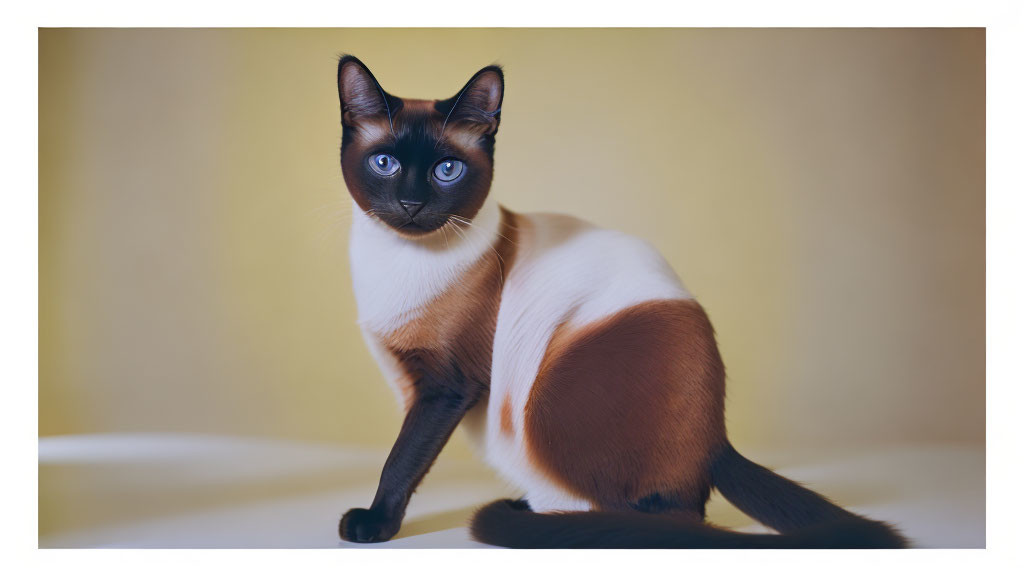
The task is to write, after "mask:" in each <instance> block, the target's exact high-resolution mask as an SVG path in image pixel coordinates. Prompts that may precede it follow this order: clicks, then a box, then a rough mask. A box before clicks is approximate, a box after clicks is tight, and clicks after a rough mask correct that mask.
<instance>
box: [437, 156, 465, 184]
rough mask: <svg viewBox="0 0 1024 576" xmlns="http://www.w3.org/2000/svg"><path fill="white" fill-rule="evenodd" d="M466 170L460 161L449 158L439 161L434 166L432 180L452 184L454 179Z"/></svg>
mask: <svg viewBox="0 0 1024 576" xmlns="http://www.w3.org/2000/svg"><path fill="white" fill-rule="evenodd" d="M465 169H466V165H465V164H463V163H462V161H461V160H456V159H454V158H449V159H447V160H441V161H440V162H438V163H437V166H434V178H437V179H438V180H440V181H441V182H452V181H453V180H455V179H456V178H458V177H459V176H461V175H462V172H463V171H464V170H465Z"/></svg>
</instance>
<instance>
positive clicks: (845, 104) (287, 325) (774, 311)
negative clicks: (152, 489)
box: [39, 29, 985, 451]
mask: <svg viewBox="0 0 1024 576" xmlns="http://www.w3.org/2000/svg"><path fill="white" fill-rule="evenodd" d="M984 46H985V36H984V31H983V30H956V29H946V30H728V29H720V30H660V29H654V30H558V29H550V30H511V29H496V30H473V29H468V30H386V29H378V30H316V29H307V30H131V29H125V30H105V29H95V30H60V29H47V30H41V31H40V91H39V93H40V195H39V204H40V223H39V224H40V239H39V240H40V263H39V264H40V383H39V385H40V390H39V394H40V414H39V416H40V425H39V426H40V430H39V433H40V435H41V436H50V435H58V434H77V433H94V432H138V431H146V432H165V431H166V432H190V433H217V434H238V435H251V436H273V437H281V438H288V439H295V440H303V441H314V442H328V443H337V444H354V445H365V446H372V447H386V446H388V445H390V443H391V441H392V440H393V438H394V436H395V433H396V431H397V427H398V424H399V418H400V415H399V413H398V410H397V409H396V406H395V404H394V401H393V398H392V396H391V394H390V392H389V391H388V390H387V388H386V386H385V385H384V382H383V379H382V378H381V376H380V375H379V374H378V372H377V369H376V367H375V365H374V364H373V362H372V360H371V358H370V356H369V354H368V352H367V351H366V349H365V348H364V346H363V343H362V342H361V339H360V335H359V331H358V329H357V328H356V325H355V306H354V301H353V296H352V289H351V282H350V277H349V274H348V260H347V253H346V248H347V231H348V230H347V229H348V218H349V215H350V208H349V201H348V195H347V192H346V190H345V188H344V184H343V181H342V178H341V174H340V168H339V165H338V146H339V143H340V126H339V110H338V102H337V92H336V86H335V66H336V61H337V57H338V55H339V54H341V53H343V52H348V53H353V54H355V55H357V56H359V57H360V58H361V59H363V61H364V62H365V63H366V64H367V65H368V66H369V67H370V69H371V70H372V71H373V72H374V74H375V75H376V76H377V78H378V79H379V80H380V82H381V83H382V84H383V86H384V88H385V89H386V90H388V91H390V92H392V93H393V94H396V95H398V96H407V97H426V98H443V97H448V96H451V95H452V94H453V93H454V92H455V91H456V90H457V89H458V88H460V87H461V86H462V85H463V83H464V82H465V81H466V80H467V79H468V78H469V76H470V75H471V74H472V73H473V72H474V71H476V70H477V69H479V68H480V67H482V66H484V65H486V64H490V63H492V62H498V63H501V64H503V65H504V66H505V72H506V82H507V87H506V94H505V101H504V107H503V112H502V126H501V129H500V131H499V133H498V145H497V166H496V178H495V181H494V186H493V189H492V192H491V193H492V194H493V195H495V196H496V197H497V198H498V199H499V200H500V201H501V202H502V203H503V204H505V205H506V206H508V207H510V208H511V209H513V210H517V211H559V212H569V213H572V214H575V215H578V216H581V217H583V218H586V219H589V220H592V221H594V222H597V223H599V224H601V225H605V226H609V227H615V228H618V229H622V230H625V231H628V232H630V233H633V234H636V235H639V236H641V237H643V238H646V239H648V240H650V241H652V242H653V243H654V244H655V245H656V246H658V248H660V249H661V251H662V252H663V253H664V254H665V256H666V257H667V258H668V260H669V261H670V262H671V264H672V265H673V266H674V267H675V269H676V270H677V271H678V272H679V273H680V275H681V276H682V278H683V280H684V282H685V283H686V284H687V286H688V287H689V288H690V289H691V290H692V291H693V292H694V293H695V294H696V295H697V297H698V298H699V300H700V301H701V302H702V303H703V304H704V305H705V307H706V308H707V309H708V311H709V314H710V316H711V319H712V321H713V322H714V323H715V326H716V328H717V332H718V337H719V342H720V345H721V348H722V351H723V355H724V358H725V361H726V365H727V367H728V373H729V383H728V387H729V388H728V390H729V396H728V412H727V417H728V426H729V430H730V433H731V436H732V437H733V439H734V442H735V443H736V444H737V445H738V446H740V447H741V449H742V448H743V446H750V445H767V446H791V445H805V446H819V447H822V448H831V447H837V446H854V445H856V446H880V445H882V444H894V443H903V442H922V441H923V442H930V441H942V442H954V443H955V442H970V443H977V442H982V441H983V440H984V399H985V372H984V366H985V364H984V361H985V338H984V328H985V324H984V311H985V300H984V287H985V285H984V282H985V279H984V273H985V252H984V250H985V220H984V218H985V217H984V208H985V180H984V174H985V172H984V169H985V147H984V145H985V140H984V138H985V128H984V121H985V107H984V105H985V85H984V78H985V69H984V59H985V52H984V50H985V48H984ZM455 442H456V447H455V450H458V451H465V450H466V448H465V444H464V442H463V439H462V438H461V437H457V439H456V441H455Z"/></svg>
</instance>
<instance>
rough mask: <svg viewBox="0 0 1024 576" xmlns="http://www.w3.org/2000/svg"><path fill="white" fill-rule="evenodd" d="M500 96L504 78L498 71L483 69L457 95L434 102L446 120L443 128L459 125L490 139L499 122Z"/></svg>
mask: <svg viewBox="0 0 1024 576" xmlns="http://www.w3.org/2000/svg"><path fill="white" fill-rule="evenodd" d="M504 95H505V75H504V74H502V72H501V67H500V66H487V67H484V68H482V69H480V71H479V72H477V73H476V74H474V75H473V77H472V78H470V80H469V82H467V83H466V85H465V86H463V88H462V90H460V91H459V93H458V94H456V95H455V96H453V97H451V98H449V99H447V100H442V101H440V102H438V103H437V105H436V108H437V109H438V110H439V111H440V112H442V113H444V114H445V115H446V116H447V120H446V123H447V124H450V125H455V124H461V125H464V126H465V127H467V128H470V129H473V130H479V131H481V132H482V133H484V134H492V135H493V134H494V133H495V132H497V131H498V124H499V123H500V122H501V101H502V98H503V97H504Z"/></svg>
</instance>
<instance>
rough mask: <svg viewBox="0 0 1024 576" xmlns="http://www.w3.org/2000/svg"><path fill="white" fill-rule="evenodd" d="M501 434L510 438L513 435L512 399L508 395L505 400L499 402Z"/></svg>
mask: <svg viewBox="0 0 1024 576" xmlns="http://www.w3.org/2000/svg"><path fill="white" fill-rule="evenodd" d="M500 424H501V433H502V434H504V435H505V436H506V437H509V438H511V437H512V435H513V434H515V429H514V428H513V426H512V398H510V397H509V395H508V394H506V395H505V399H504V400H502V402H501V423H500Z"/></svg>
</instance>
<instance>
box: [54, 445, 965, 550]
mask: <svg viewBox="0 0 1024 576" xmlns="http://www.w3.org/2000/svg"><path fill="white" fill-rule="evenodd" d="M39 453H40V493H41V494H42V495H43V496H44V502H45V503H46V504H45V505H46V507H47V508H49V509H50V510H48V512H49V513H48V517H49V518H50V519H51V521H50V523H49V524H48V528H47V531H46V532H44V533H42V534H40V546H41V547H44V548H50V547H58V548H60V547H72V548H74V547H132V548H134V547H160V548H166V547H171V548H174V547H186V548H197V547H199V548H202V547H211V548H233V547H243V548H249V547H281V548H320V547H337V546H342V547H347V546H356V545H353V544H348V543H343V542H340V541H339V540H338V538H337V536H336V526H337V521H338V518H339V517H340V514H341V513H342V512H344V511H345V510H347V509H348V508H350V507H353V506H366V505H367V504H369V501H370V500H371V499H372V498H373V492H374V489H375V481H376V478H377V476H378V474H379V470H380V466H381V464H382V463H383V461H384V459H385V458H386V456H387V455H386V453H384V452H380V451H372V450H365V449H352V448H343V447H332V446H325V445H311V444H299V443H289V442H280V441H267V440H254V439H240V438H230V437H216V436H205V437H196V436H181V435H176V436H157V435H148V436H147V435H136V436H126V435H101V436H70V437H54V438H46V439H43V440H41V441H40V444H39ZM750 456H751V457H754V458H755V459H757V460H759V461H761V462H763V463H765V464H770V465H772V466H773V467H775V468H776V469H777V470H778V471H779V472H780V473H783V474H785V475H787V476H789V477H791V478H793V479H796V480H799V481H801V482H803V483H805V484H806V485H808V486H810V487H811V488H814V489H816V490H821V491H822V492H824V493H826V494H827V495H828V496H830V497H831V498H833V499H835V500H836V501H838V502H840V503H841V504H843V505H846V506H850V507H851V508H853V509H855V510H857V511H859V512H862V513H864V514H868V515H870V516H872V517H876V518H879V519H884V520H888V521H891V522H894V523H896V524H897V525H898V526H899V527H900V528H901V529H902V530H903V531H904V532H905V533H906V535H907V536H908V537H910V538H911V539H912V540H913V541H914V543H915V544H916V545H917V546H921V547H946V548H950V547H959V548H963V547H984V545H985V496H984V494H985V493H984V483H985V477H984V455H983V453H982V452H981V451H980V450H979V449H977V448H971V447H966V446H955V445H917V446H900V447H894V448H890V449H888V450H884V451H873V452H870V453H868V452H846V453H843V454H827V455H822V454H812V453H807V452H804V453H802V454H799V453H795V452H793V451H775V452H772V453H761V452H757V453H751V454H750ZM511 496H518V494H517V493H516V492H514V491H512V490H509V489H508V488H506V487H504V486H503V485H502V483H501V482H499V481H497V480H496V479H495V478H494V476H493V475H492V474H491V473H490V471H489V470H488V469H486V468H485V467H483V466H482V465H480V464H479V463H477V462H475V461H473V460H467V459H465V458H462V457H460V456H458V455H454V456H449V455H445V456H443V457H442V459H441V461H440V462H439V463H438V465H437V466H436V467H435V468H434V470H433V471H431V473H430V474H429V475H428V477H427V480H426V481H425V483H424V484H423V486H422V487H421V488H420V489H419V490H418V491H417V493H416V495H415V496H414V497H413V499H412V503H411V505H410V508H409V513H408V516H407V518H406V521H405V523H404V525H403V527H402V530H401V531H400V532H399V533H398V535H397V537H396V539H395V540H393V541H392V542H389V543H387V544H383V545H381V546H384V547H401V548H406V547H412V548H433V547H468V546H480V545H479V544H477V543H475V542H472V541H471V540H470V539H469V538H468V533H467V531H466V528H465V526H466V522H467V520H468V518H469V516H470V514H472V511H473V510H474V509H475V508H476V507H478V506H480V505H481V504H484V503H486V502H489V501H491V500H493V499H495V498H501V497H511ZM708 516H709V520H710V521H712V522H715V523H717V524H720V525H724V526H729V527H733V528H741V529H745V530H763V528H761V527H759V526H756V525H751V521H750V520H749V519H748V518H747V517H745V516H743V515H742V514H741V513H740V512H739V511H737V510H736V509H735V508H733V507H732V506H730V505H729V504H728V503H726V502H725V501H724V500H722V499H721V498H720V497H719V496H718V495H717V494H716V495H715V496H714V497H713V498H712V501H711V506H710V508H709V512H708Z"/></svg>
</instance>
